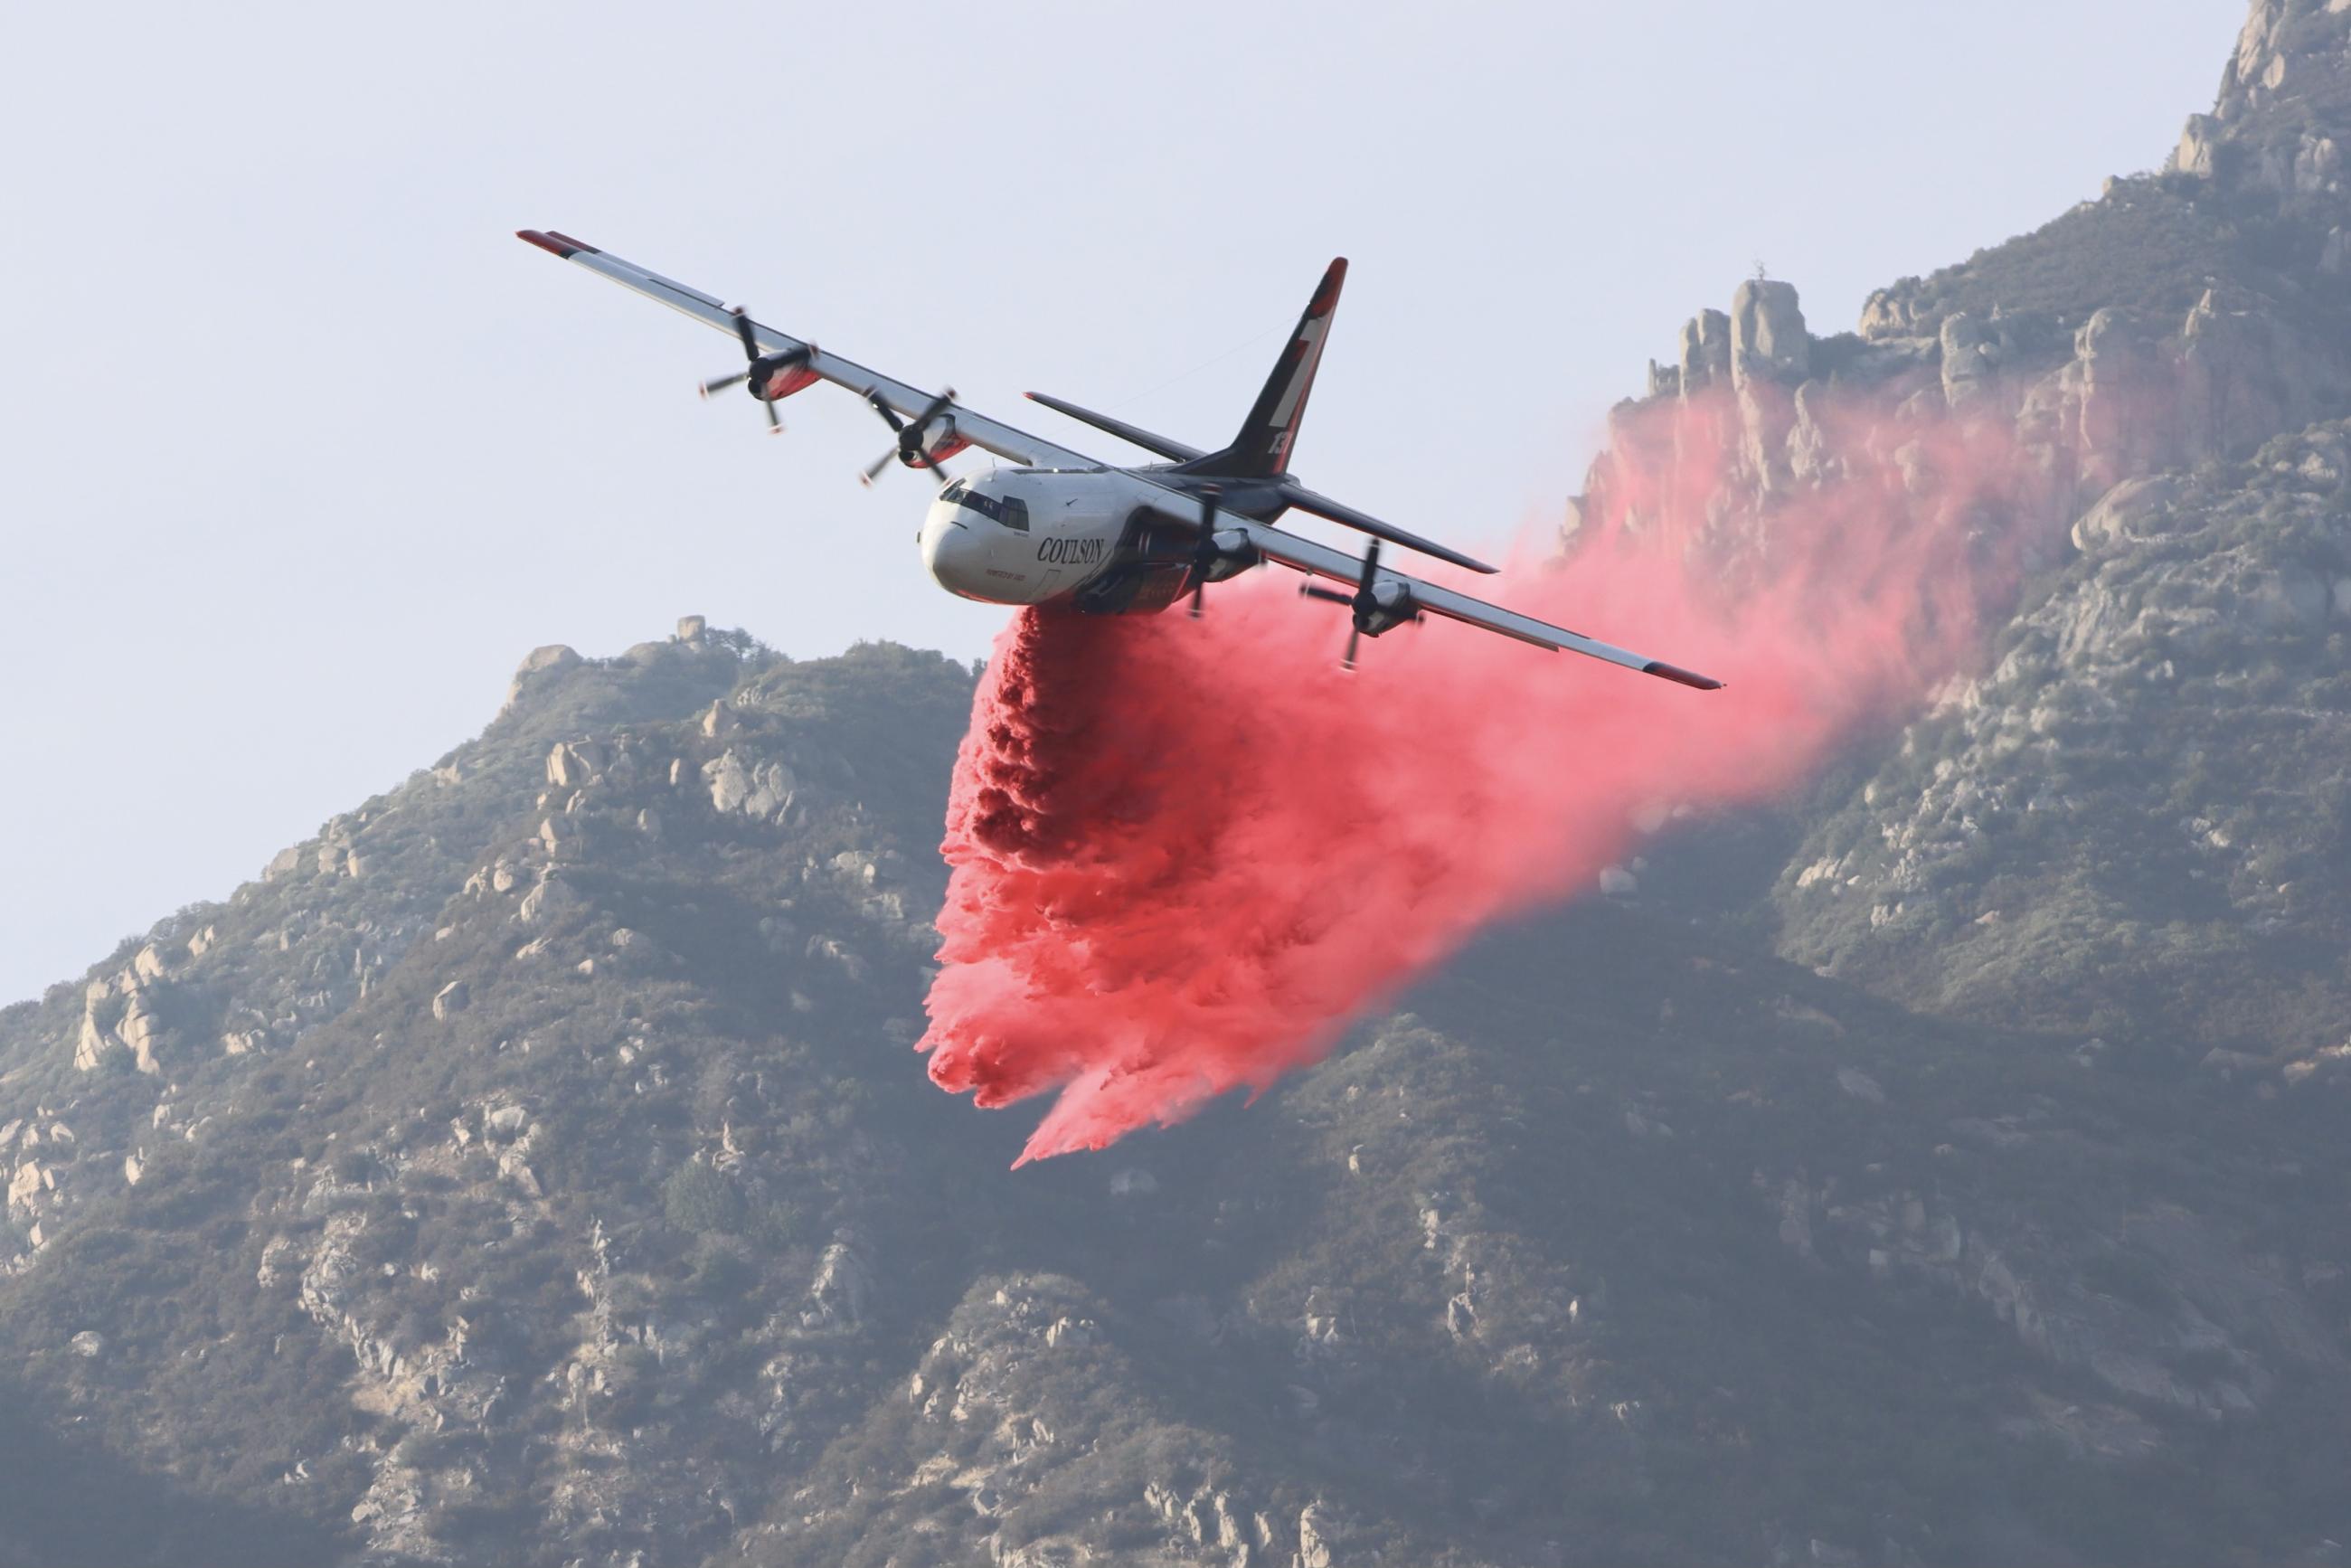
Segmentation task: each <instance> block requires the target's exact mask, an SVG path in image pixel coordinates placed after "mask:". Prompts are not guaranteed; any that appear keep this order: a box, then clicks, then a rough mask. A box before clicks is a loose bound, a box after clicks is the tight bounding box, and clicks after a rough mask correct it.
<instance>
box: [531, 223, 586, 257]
mask: <svg viewBox="0 0 2351 1568" xmlns="http://www.w3.org/2000/svg"><path fill="white" fill-rule="evenodd" d="M515 238H517V239H518V240H521V241H522V242H523V243H525V244H526V245H535V246H538V248H539V249H541V250H543V251H545V252H547V253H548V255H549V256H560V257H561V258H563V259H564V260H565V261H569V260H570V259H571V258H572V257H573V256H578V255H579V254H580V252H581V251H583V250H584V251H588V252H590V253H591V254H592V253H593V252H594V251H595V249H596V247H595V246H592V245H590V244H588V243H586V242H585V241H583V240H576V239H573V238H572V237H571V236H570V235H568V234H565V233H564V232H563V231H562V230H560V229H517V230H515Z"/></svg>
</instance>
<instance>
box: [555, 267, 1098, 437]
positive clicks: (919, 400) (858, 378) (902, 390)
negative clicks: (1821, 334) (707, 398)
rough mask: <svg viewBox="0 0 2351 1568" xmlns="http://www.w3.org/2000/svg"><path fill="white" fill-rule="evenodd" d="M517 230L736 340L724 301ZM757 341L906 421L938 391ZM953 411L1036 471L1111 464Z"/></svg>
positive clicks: (963, 429)
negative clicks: (802, 359)
mask: <svg viewBox="0 0 2351 1568" xmlns="http://www.w3.org/2000/svg"><path fill="white" fill-rule="evenodd" d="M516 233H517V237H519V238H522V239H526V240H528V241H529V242H530V243H531V244H533V245H535V246H538V248H539V249H541V250H543V251H546V252H548V253H549V255H552V256H560V257H561V258H563V259H564V260H565V261H568V262H571V263H573V264H574V265H576V266H580V267H586V268H587V269H588V270H589V271H590V272H598V273H601V274H603V275H604V276H605V277H609V278H611V280H612V281H613V282H615V283H617V284H619V285H620V286H621V287H623V288H628V289H632V290H634V291H635V292H637V293H639V294H642V295H643V296H644V297H645V298H648V299H658V300H660V301H661V302H662V303H663V304H664V305H666V306H668V307H669V308H671V309H673V310H676V311H680V312H683V313H684V314H685V315H688V316H691V317H693V318H694V319H695V320H697V321H700V322H703V323H704V324H705V325H707V326H710V327H715V328H716V329H718V330H719V331H722V332H724V333H726V335H727V336H728V337H730V338H731V337H733V336H735V333H736V326H735V316H734V313H733V312H732V311H730V310H728V309H727V308H726V304H725V302H724V301H722V300H717V299H713V298H711V297H710V296H709V295H707V294H705V293H703V292H702V290H700V289H699V288H690V287H687V286H686V285H684V284H683V283H679V282H677V281H675V280H674V279H673V278H667V277H663V276H662V275H661V274H660V273H658V272H648V271H647V270H646V269H645V268H643V267H639V266H637V265H636V263H634V262H631V261H622V259H621V258H620V257H619V256H614V255H612V254H611V253H610V252H609V251H601V250H598V249H597V248H596V247H595V246H592V245H588V244H586V243H584V242H582V241H580V240H576V239H573V238H572V237H571V236H570V235H563V234H558V233H556V232H555V231H553V230H551V229H549V230H539V229H518V230H517V231H516ZM751 336H752V339H753V340H755V341H756V342H757V343H758V345H759V349H760V351H761V352H763V353H768V354H788V353H790V352H792V351H793V350H798V349H808V350H810V357H809V361H808V368H809V369H810V370H811V371H815V372H816V374H818V375H819V376H821V377H822V378H823V379H824V380H826V381H829V382H832V383H833V384H834V385H835V386H843V387H847V388H848V389H849V390H850V391H851V392H855V393H856V394H857V395H858V396H860V397H878V398H880V399H881V400H882V401H883V402H885V403H888V404H889V405H890V406H891V407H892V408H893V409H894V410H896V411H897V412H898V413H900V414H901V415H903V416H904V417H906V418H908V419H912V418H914V416H915V415H917V414H919V413H922V412H923V411H924V410H925V409H926V408H928V407H930V406H931V402H932V401H933V394H932V393H930V392H925V391H923V390H922V389H921V388H920V387H913V386H908V385H907V384H906V383H905V382H899V381H893V380H891V379H890V378H889V377H888V376H885V375H882V374H880V373H879V372H877V371H869V370H867V369H866V368H865V367H864V366H863V365H861V364H858V363H856V362H854V361H850V360H844V359H842V358H841V356H840V355H838V354H828V353H826V352H825V351H824V350H821V349H818V348H817V347H816V346H815V345H814V344H812V343H808V342H805V341H803V340H800V339H799V338H795V337H793V336H791V335H790V334H789V333H788V332H779V331H778V330H777V329H775V328H773V327H769V326H768V325H766V324H764V323H762V322H758V321H754V322H752V323H751ZM951 408H952V411H953V413H954V417H955V433H956V435H958V436H960V437H962V438H963V439H964V440H966V441H968V442H970V443H971V444H973V445H974V446H977V447H980V448H982V449H983V450H985V451H988V452H993V453H995V454H996V455H998V457H1002V458H1006V459H1008V460H1009V461H1011V462H1014V463H1019V464H1021V465H1024V466H1027V467H1030V468H1101V467H1103V466H1105V465H1104V464H1103V463H1102V460H1101V459H1100V458H1095V457H1088V456H1087V455H1085V454H1083V453H1081V452H1072V451H1071V450H1070V449H1069V448H1068V447H1066V446H1060V445H1056V444H1054V443H1052V442H1050V441H1047V440H1045V439H1044V438H1043V437H1042V436H1036V435H1031V434H1029V433H1028V432H1026V431H1022V430H1015V429H1013V428H1012V427H1011V426H1010V425H1008V424H1006V423H1002V422H1001V421H998V420H993V419H989V418H987V416H986V415H985V414H979V413H973V412H972V411H971V410H969V409H967V408H966V407H964V406H963V405H962V404H961V403H956V404H952V405H951Z"/></svg>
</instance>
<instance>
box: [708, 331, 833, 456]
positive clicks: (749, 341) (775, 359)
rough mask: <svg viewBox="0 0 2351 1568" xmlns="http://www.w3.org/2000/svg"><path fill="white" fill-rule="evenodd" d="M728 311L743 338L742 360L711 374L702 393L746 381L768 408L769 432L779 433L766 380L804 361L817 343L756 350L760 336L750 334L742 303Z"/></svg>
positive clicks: (779, 424)
mask: <svg viewBox="0 0 2351 1568" xmlns="http://www.w3.org/2000/svg"><path fill="white" fill-rule="evenodd" d="M727 314H728V315H730V316H732V317H734V318H735V335H736V336H737V337H738V338H740V339H742V340H743V359H744V361H745V364H744V367H743V368H742V369H741V370H739V371H734V372H733V373H732V374H729V375H724V376H714V377H713V378H711V379H710V380H709V381H706V382H703V383H702V395H703V396H704V397H705V398H706V397H708V396H709V395H710V394H711V393H713V392H725V391H726V389H727V388H728V387H731V386H733V385H735V384H736V383H737V382H747V383H748V385H749V389H750V392H751V395H752V396H753V397H755V398H758V400H759V406H760V407H761V408H764V409H766V410H767V411H768V434H771V435H773V434H780V433H781V432H782V430H783V428H784V422H783V421H782V420H781V419H779V418H778V417H777V414H776V404H775V400H774V399H772V398H770V397H768V395H767V392H766V388H767V386H768V382H770V381H772V380H773V379H774V377H775V374H776V372H777V371H783V370H789V369H791V368H792V367H793V366H795V365H805V364H807V363H808V362H809V361H810V359H811V358H813V357H814V356H815V354H816V347H815V345H814V344H810V345H808V346H806V347H803V348H798V349H794V350H791V351H790V352H789V353H784V354H775V355H766V354H762V353H760V352H759V340H758V339H757V338H755V337H753V336H752V335H751V318H750V317H749V316H748V315H747V314H746V313H745V311H744V309H743V307H741V306H740V305H737V306H736V307H734V308H732V309H730V310H729V311H728V312H727Z"/></svg>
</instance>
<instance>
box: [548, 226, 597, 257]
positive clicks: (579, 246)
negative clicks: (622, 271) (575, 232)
mask: <svg viewBox="0 0 2351 1568" xmlns="http://www.w3.org/2000/svg"><path fill="white" fill-rule="evenodd" d="M547 237H548V238H549V239H552V240H560V241H562V242H563V243H564V244H565V245H568V246H570V247H571V248H572V249H573V250H584V251H586V252H587V253H588V254H589V255H590V256H601V255H603V254H604V253H603V252H601V251H600V250H598V249H597V248H596V247H595V246H592V245H590V244H589V243H588V242H587V241H586V240H584V239H573V238H572V237H571V236H570V235H568V234H565V233H564V232H563V231H562V230H561V229H549V230H548V231H547Z"/></svg>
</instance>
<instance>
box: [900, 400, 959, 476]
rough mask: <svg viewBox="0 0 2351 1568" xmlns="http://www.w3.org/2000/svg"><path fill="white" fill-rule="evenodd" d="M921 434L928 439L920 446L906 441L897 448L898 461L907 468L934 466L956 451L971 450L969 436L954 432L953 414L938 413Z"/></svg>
mask: <svg viewBox="0 0 2351 1568" xmlns="http://www.w3.org/2000/svg"><path fill="white" fill-rule="evenodd" d="M923 434H924V435H925V436H926V437H928V439H927V440H925V441H924V442H923V444H921V445H920V446H915V445H914V444H912V443H908V444H904V445H902V446H900V447H899V449H898V461H899V462H901V463H903V464H904V465H906V466H907V467H909V468H932V467H935V466H936V465H939V464H941V463H944V462H946V460H947V459H948V458H950V457H953V456H954V455H956V453H958V452H968V451H969V450H971V438H970V437H969V436H965V435H958V434H956V423H955V415H954V414H951V413H943V414H941V415H939V416H938V417H937V418H936V419H934V420H933V421H931V423H930V424H929V426H928V427H927V428H926V429H925V431H924V432H923ZM926 457H927V460H925V459H926Z"/></svg>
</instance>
